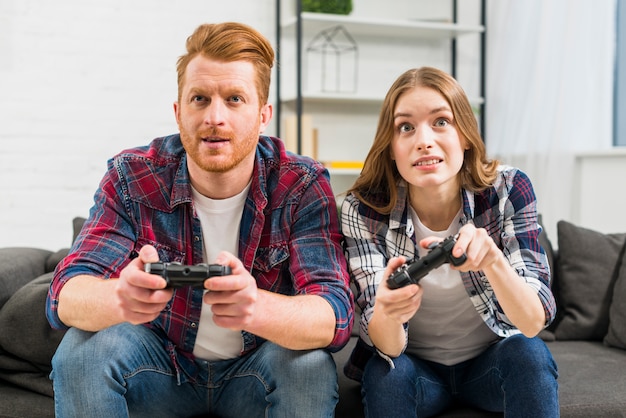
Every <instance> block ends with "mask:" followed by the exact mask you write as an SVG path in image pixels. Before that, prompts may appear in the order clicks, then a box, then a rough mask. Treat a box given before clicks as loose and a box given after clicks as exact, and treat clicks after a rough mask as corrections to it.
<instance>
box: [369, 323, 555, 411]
mask: <svg viewBox="0 0 626 418" xmlns="http://www.w3.org/2000/svg"><path fill="white" fill-rule="evenodd" d="M393 362H394V365H395V368H393V369H392V368H391V367H390V365H389V363H387V361H386V360H384V359H383V358H382V357H380V356H378V355H375V356H373V357H372V358H371V359H370V360H369V361H368V363H367V365H366V367H365V370H364V375H363V382H362V383H363V384H362V389H361V391H362V396H363V406H364V409H365V416H366V417H368V418H371V417H390V416H394V417H403V418H404V417H430V416H433V415H437V414H439V413H441V412H442V411H444V410H445V409H446V408H448V407H449V406H450V405H452V404H454V403H456V402H461V403H464V404H468V405H472V406H474V407H477V408H481V409H484V410H487V411H494V412H504V414H505V416H506V417H507V418H516V417H526V418H531V417H532V418H555V417H558V416H559V400H558V392H557V388H558V385H557V376H558V372H557V366H556V363H555V362H554V359H553V358H552V354H551V353H550V351H549V350H548V348H547V347H546V345H545V343H544V342H543V341H542V340H541V339H539V338H527V337H525V336H523V335H515V336H511V337H508V338H505V339H503V340H501V341H499V342H497V343H496V344H493V345H492V346H490V347H489V348H488V349H487V350H485V351H484V352H483V353H482V354H480V355H479V356H478V357H476V358H474V359H471V360H468V361H464V362H462V363H459V364H457V365H454V366H444V365H442V364H438V363H433V362H429V361H424V360H420V359H419V358H417V357H415V356H412V355H407V354H402V355H401V356H400V357H398V358H395V359H393Z"/></svg>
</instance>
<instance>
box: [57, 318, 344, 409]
mask: <svg viewBox="0 0 626 418" xmlns="http://www.w3.org/2000/svg"><path fill="white" fill-rule="evenodd" d="M197 363H198V366H199V370H200V372H199V376H197V377H196V378H195V379H193V380H192V379H187V378H185V377H181V376H180V375H178V373H177V371H176V370H175V368H174V366H173V364H172V361H171V359H170V357H169V355H168V353H167V352H166V351H165V350H164V349H163V344H162V342H161V340H160V338H159V337H158V336H157V335H156V334H155V333H154V332H153V331H151V330H150V329H148V328H146V327H144V326H140V325H139V326H133V325H130V324H120V325H116V326H113V327H110V328H107V329H105V330H102V331H99V332H97V333H91V332H85V331H80V330H77V329H74V328H72V329H70V330H69V331H68V332H67V333H66V335H65V337H64V338H63V341H62V342H61V344H60V345H59V348H58V349H57V352H56V353H55V355H54V358H53V360H52V367H53V370H52V373H51V375H50V377H51V379H52V381H53V386H54V394H55V399H54V402H55V414H56V417H58V418H65V417H81V418H85V417H89V418H99V417H107V418H110V417H115V418H119V417H128V416H132V417H155V418H156V417H169V418H171V417H188V416H194V415H200V414H208V413H210V414H212V415H216V416H219V417H285V418H293V417H332V416H333V414H334V409H335V405H336V403H337V400H338V387H337V372H336V368H335V363H334V361H333V359H332V357H331V355H330V354H329V353H328V352H326V351H325V350H307V351H304V350H303V351H294V350H288V349H285V348H282V347H280V346H278V345H276V344H273V343H270V342H266V343H264V344H262V345H261V347H259V348H258V349H256V350H255V351H253V352H252V353H250V354H248V355H246V356H242V357H238V358H236V359H232V360H224V361H216V362H207V361H197ZM192 382H193V383H192Z"/></svg>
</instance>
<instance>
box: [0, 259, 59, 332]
mask: <svg viewBox="0 0 626 418" xmlns="http://www.w3.org/2000/svg"><path fill="white" fill-rule="evenodd" d="M50 254H52V252H51V251H48V250H43V249H39V248H26V247H10V248H8V247H7V248H2V251H0V266H2V268H1V269H0V308H2V306H3V305H4V304H5V303H6V302H7V301H8V300H9V299H10V298H11V296H13V294H14V293H15V292H16V291H17V289H19V288H20V287H22V286H24V285H25V284H26V283H28V282H30V281H31V280H33V278H35V277H38V276H40V275H42V274H44V273H45V272H46V271H45V268H46V260H47V259H48V257H49V256H50ZM0 329H1V328H0Z"/></svg>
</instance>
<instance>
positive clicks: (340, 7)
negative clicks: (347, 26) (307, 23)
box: [302, 0, 352, 15]
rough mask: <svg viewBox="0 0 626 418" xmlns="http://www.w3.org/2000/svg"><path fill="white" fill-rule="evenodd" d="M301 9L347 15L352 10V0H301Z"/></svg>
mask: <svg viewBox="0 0 626 418" xmlns="http://www.w3.org/2000/svg"><path fill="white" fill-rule="evenodd" d="M302 11H303V12H315V13H333V14H338V15H347V14H350V12H351V11H352V0H302Z"/></svg>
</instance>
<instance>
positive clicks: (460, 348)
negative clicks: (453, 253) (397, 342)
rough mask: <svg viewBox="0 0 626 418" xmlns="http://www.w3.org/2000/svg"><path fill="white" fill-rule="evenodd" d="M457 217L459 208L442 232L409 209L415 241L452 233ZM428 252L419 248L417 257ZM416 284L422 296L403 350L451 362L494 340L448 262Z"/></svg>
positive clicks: (420, 356)
mask: <svg viewBox="0 0 626 418" xmlns="http://www.w3.org/2000/svg"><path fill="white" fill-rule="evenodd" d="M460 216H461V212H460V211H459V213H458V214H457V216H456V217H455V218H454V220H453V221H452V223H451V224H450V226H449V227H448V229H446V230H445V231H432V230H430V229H428V228H427V227H426V226H425V225H424V224H422V222H421V221H420V220H419V218H418V216H417V214H416V213H415V212H414V211H413V210H412V209H411V218H412V221H413V224H414V226H415V238H416V241H417V242H419V241H420V240H421V239H422V238H426V237H429V236H436V237H439V238H441V239H445V238H447V237H449V236H451V235H455V234H456V233H457V232H459V229H460V228H459V220H460ZM428 251H429V250H427V249H423V248H421V247H420V249H419V255H420V257H423V256H424V255H426V254H427V253H428ZM419 284H420V286H422V288H423V289H424V295H423V297H422V303H421V305H420V308H419V309H418V310H417V312H416V313H415V315H414V316H413V318H411V319H410V321H409V341H408V346H407V349H406V352H407V353H409V354H413V355H415V356H417V357H419V358H422V359H425V360H430V361H434V362H437V363H441V364H445V365H453V364H457V363H460V362H462V361H465V360H469V359H471V358H474V357H476V356H477V355H478V354H480V353H481V352H483V351H484V350H485V348H487V347H488V346H489V345H490V344H491V343H492V342H493V341H495V340H497V339H498V337H497V336H496V334H494V333H493V331H491V330H490V329H489V328H488V327H487V325H485V323H484V322H483V320H482V319H481V318H480V316H479V315H478V312H476V308H475V307H474V305H473V304H472V302H471V300H470V298H469V296H468V294H467V291H466V290H465V286H464V285H463V281H462V279H461V273H460V272H459V271H458V270H452V269H451V268H450V264H448V263H446V264H444V265H442V266H441V267H439V268H436V269H435V270H433V271H431V272H430V273H428V274H427V275H426V276H425V277H424V278H422V280H421V281H420V283H419Z"/></svg>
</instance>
